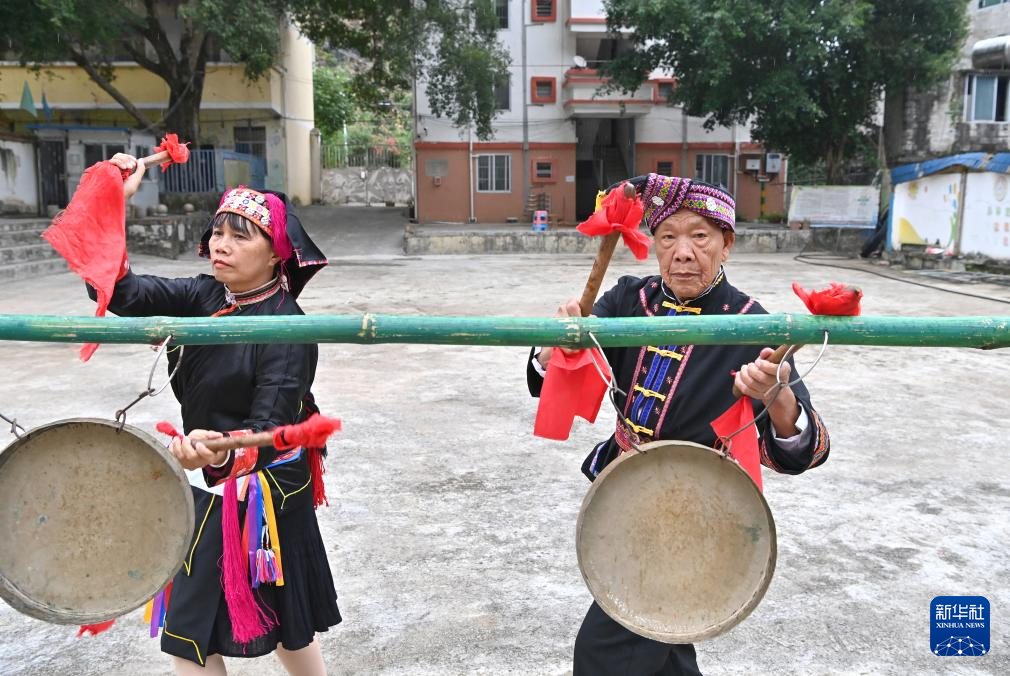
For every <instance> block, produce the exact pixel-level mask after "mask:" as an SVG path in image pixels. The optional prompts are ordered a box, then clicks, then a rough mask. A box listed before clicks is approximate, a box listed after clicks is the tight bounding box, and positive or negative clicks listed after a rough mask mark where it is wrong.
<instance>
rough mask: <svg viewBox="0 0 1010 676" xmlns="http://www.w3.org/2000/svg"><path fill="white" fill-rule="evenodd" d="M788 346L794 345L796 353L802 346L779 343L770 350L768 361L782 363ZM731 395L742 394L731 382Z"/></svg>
mask: <svg viewBox="0 0 1010 676" xmlns="http://www.w3.org/2000/svg"><path fill="white" fill-rule="evenodd" d="M790 347H795V348H796V349H795V350H793V354H796V351H797V350H799V349H800V348H801V347H803V346H802V345H795V346H793V345H779V346H778V347H777V348H775V351H774V352H772V353H771V355H769V356H768V361H770V362H771V363H773V364H780V363H782V360H783V359H785V356H786V352H788V351H789V348H790ZM733 396H734V397H737V398H740V397H742V396H743V393H742V392H741V391H740V388H738V387H737V386H736V384H735V383H734V384H733Z"/></svg>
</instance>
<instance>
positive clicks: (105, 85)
mask: <svg viewBox="0 0 1010 676" xmlns="http://www.w3.org/2000/svg"><path fill="white" fill-rule="evenodd" d="M69 51H70V58H71V59H73V61H74V63H76V64H77V65H78V66H80V67H81V68H83V69H84V72H85V73H87V74H88V77H90V78H91V79H92V80H93V81H94V82H95V84H97V85H98V86H99V87H101V88H102V89H103V90H104V91H105V93H107V94H108V95H109V96H111V97H112V98H113V99H115V101H116V103H118V104H119V105H121V106H122V107H123V110H125V111H126V112H127V113H129V114H130V115H131V116H132V117H133V118H134V119H135V120H136V121H137V123H138V124H140V126H142V127H153V126H154V125H153V124H151V121H150V120H148V119H147V117H146V116H145V115H144V114H143V113H142V112H140V111H139V110H137V107H136V106H134V105H133V104H132V103H130V100H129V99H128V98H126V97H125V96H123V93H122V92H120V91H119V90H118V89H116V88H115V87H114V86H113V85H112V83H111V82H109V81H108V80H107V79H105V78H104V77H102V74H101V73H99V72H98V69H97V68H95V66H94V64H92V63H91V61H89V60H88V57H86V56H85V55H84V51H83V50H78V49H76V48H73V47H71V48H70V50H69Z"/></svg>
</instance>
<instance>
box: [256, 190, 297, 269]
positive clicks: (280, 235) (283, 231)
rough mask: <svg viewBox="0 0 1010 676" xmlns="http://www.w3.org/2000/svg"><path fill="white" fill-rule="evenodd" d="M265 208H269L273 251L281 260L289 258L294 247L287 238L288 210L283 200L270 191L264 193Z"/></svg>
mask: <svg viewBox="0 0 1010 676" xmlns="http://www.w3.org/2000/svg"><path fill="white" fill-rule="evenodd" d="M263 197H265V198H266V201H267V208H268V209H269V210H270V238H271V239H272V240H273V243H274V253H275V254H277V257H278V258H280V259H281V260H282V261H286V260H287V259H289V258H291V254H292V253H294V248H293V247H292V246H291V240H290V239H289V238H288V210H287V209H286V208H285V207H284V201H283V200H282V199H281V198H280V197H278V196H277V195H274V194H272V193H264V195H263Z"/></svg>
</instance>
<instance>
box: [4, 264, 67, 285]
mask: <svg viewBox="0 0 1010 676" xmlns="http://www.w3.org/2000/svg"><path fill="white" fill-rule="evenodd" d="M67 269H68V268H67V262H66V261H65V260H63V259H62V258H51V259H46V260H40V261H28V262H26V263H15V264H13V265H0V281H4V282H13V281H15V280H18V279H30V278H32V277H39V276H42V275H53V274H56V273H59V272H66V271H67Z"/></svg>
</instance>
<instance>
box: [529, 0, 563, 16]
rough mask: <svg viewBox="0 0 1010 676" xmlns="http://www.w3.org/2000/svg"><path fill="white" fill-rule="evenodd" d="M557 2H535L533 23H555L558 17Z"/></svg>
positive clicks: (541, 0) (540, 0)
mask: <svg viewBox="0 0 1010 676" xmlns="http://www.w3.org/2000/svg"><path fill="white" fill-rule="evenodd" d="M556 2H557V0H533V8H532V9H533V16H532V17H531V18H532V19H533V21H554V19H555V17H556V16H557V5H556Z"/></svg>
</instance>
